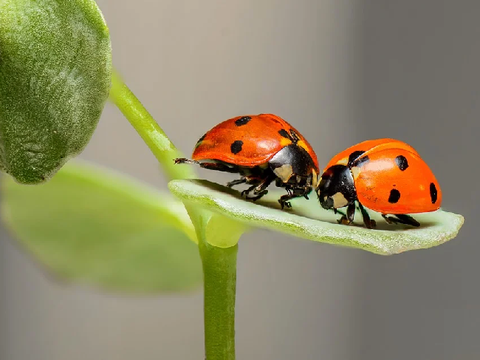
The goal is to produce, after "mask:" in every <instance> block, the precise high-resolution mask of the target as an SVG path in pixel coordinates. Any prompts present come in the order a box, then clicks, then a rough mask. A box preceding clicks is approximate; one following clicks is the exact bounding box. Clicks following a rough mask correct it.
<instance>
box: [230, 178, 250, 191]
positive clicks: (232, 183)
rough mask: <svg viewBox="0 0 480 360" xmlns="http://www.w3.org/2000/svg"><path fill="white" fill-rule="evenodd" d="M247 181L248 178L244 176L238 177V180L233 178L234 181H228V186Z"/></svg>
mask: <svg viewBox="0 0 480 360" xmlns="http://www.w3.org/2000/svg"><path fill="white" fill-rule="evenodd" d="M246 182H247V178H246V177H244V176H242V177H241V178H240V179H237V180H233V181H229V182H228V183H227V186H228V187H229V188H230V187H232V186H235V185H238V184H244V183H246Z"/></svg>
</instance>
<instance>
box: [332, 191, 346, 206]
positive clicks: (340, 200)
mask: <svg viewBox="0 0 480 360" xmlns="http://www.w3.org/2000/svg"><path fill="white" fill-rule="evenodd" d="M332 200H333V207H334V208H335V209H339V208H342V207H344V206H347V205H348V201H347V199H345V195H343V194H342V193H341V192H337V193H335V194H333V196H332Z"/></svg>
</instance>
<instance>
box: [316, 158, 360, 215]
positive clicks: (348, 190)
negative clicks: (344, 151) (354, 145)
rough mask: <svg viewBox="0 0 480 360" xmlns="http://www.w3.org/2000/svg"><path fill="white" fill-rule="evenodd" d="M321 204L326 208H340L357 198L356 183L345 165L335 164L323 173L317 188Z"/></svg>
mask: <svg viewBox="0 0 480 360" xmlns="http://www.w3.org/2000/svg"><path fill="white" fill-rule="evenodd" d="M317 195H318V199H319V200H320V205H322V207H323V208H324V209H327V210H328V209H338V208H342V207H344V206H347V205H349V204H351V203H353V202H355V200H356V199H357V195H356V191H355V184H354V182H353V176H352V173H351V172H350V169H349V168H348V167H346V166H344V165H333V166H331V167H329V168H328V169H327V170H325V172H324V173H323V174H322V177H321V180H320V184H319V185H318V188H317Z"/></svg>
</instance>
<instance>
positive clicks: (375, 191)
mask: <svg viewBox="0 0 480 360" xmlns="http://www.w3.org/2000/svg"><path fill="white" fill-rule="evenodd" d="M365 157H367V159H366V160H364V161H362V162H361V164H360V165H359V166H358V167H353V168H352V169H351V170H352V173H353V177H354V181H355V188H356V191H357V197H358V200H359V201H360V202H361V203H362V204H363V205H364V206H366V207H368V208H369V209H372V210H374V211H378V212H381V213H383V214H414V213H421V212H429V211H435V210H437V209H438V208H439V207H440V204H441V202H442V192H441V190H440V186H439V185H438V182H437V179H436V178H435V175H433V173H432V171H431V170H430V168H429V167H428V165H427V164H426V163H425V162H424V161H423V160H422V158H420V156H419V155H418V153H416V152H411V151H408V150H407V149H406V148H384V149H379V150H378V151H377V149H375V151H372V152H368V154H365ZM362 158H363V156H362ZM362 160H363V159H362Z"/></svg>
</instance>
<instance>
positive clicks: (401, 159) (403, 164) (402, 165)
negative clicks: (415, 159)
mask: <svg viewBox="0 0 480 360" xmlns="http://www.w3.org/2000/svg"><path fill="white" fill-rule="evenodd" d="M395 163H396V164H397V166H398V168H399V169H400V170H401V171H405V170H407V168H408V161H407V158H406V157H405V156H403V155H398V156H397V157H396V158H395Z"/></svg>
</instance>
